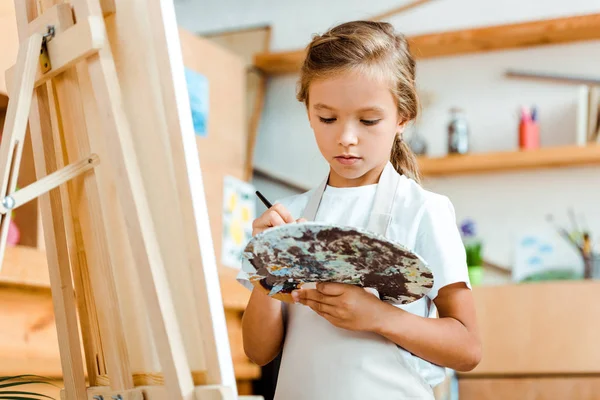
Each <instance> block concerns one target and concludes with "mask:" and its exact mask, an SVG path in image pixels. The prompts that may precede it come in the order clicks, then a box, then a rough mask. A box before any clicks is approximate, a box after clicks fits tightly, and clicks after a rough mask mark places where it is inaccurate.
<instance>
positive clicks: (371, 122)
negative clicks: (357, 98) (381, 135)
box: [360, 119, 381, 126]
mask: <svg viewBox="0 0 600 400" xmlns="http://www.w3.org/2000/svg"><path fill="white" fill-rule="evenodd" d="M379 121H381V120H380V119H361V120H360V122H362V123H363V124H364V125H367V126H372V125H377V123H378V122H379Z"/></svg>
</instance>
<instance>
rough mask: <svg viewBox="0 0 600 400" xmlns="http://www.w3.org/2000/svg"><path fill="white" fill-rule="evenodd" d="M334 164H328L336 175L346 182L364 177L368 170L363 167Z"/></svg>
mask: <svg viewBox="0 0 600 400" xmlns="http://www.w3.org/2000/svg"><path fill="white" fill-rule="evenodd" d="M335 164H336V163H335V161H334V163H332V164H330V166H331V168H332V169H333V170H334V171H335V173H336V174H338V175H339V176H340V177H342V178H344V179H348V180H353V179H358V178H360V177H362V176H363V175H365V174H366V173H367V171H368V168H366V167H365V166H364V165H362V166H358V165H339V163H337V165H335Z"/></svg>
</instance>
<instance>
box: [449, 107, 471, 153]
mask: <svg viewBox="0 0 600 400" xmlns="http://www.w3.org/2000/svg"><path fill="white" fill-rule="evenodd" d="M468 152H469V125H468V124H467V118H466V115H465V112H464V111H463V110H462V109H460V108H456V107H455V108H452V109H450V122H449V124H448V154H466V153H468Z"/></svg>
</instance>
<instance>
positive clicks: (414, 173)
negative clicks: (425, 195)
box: [390, 135, 421, 184]
mask: <svg viewBox="0 0 600 400" xmlns="http://www.w3.org/2000/svg"><path fill="white" fill-rule="evenodd" d="M390 161H391V163H392V165H393V166H394V169H395V170H396V172H398V173H399V174H400V175H404V176H406V177H407V178H410V179H412V180H414V181H415V182H417V183H419V184H420V183H421V174H420V173H419V165H418V163H417V157H416V156H415V154H414V153H413V152H412V150H411V149H410V147H408V144H406V142H405V141H404V140H402V137H401V136H400V135H396V139H395V140H394V145H393V146H392V155H391V156H390Z"/></svg>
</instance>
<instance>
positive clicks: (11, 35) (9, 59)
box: [0, 0, 19, 108]
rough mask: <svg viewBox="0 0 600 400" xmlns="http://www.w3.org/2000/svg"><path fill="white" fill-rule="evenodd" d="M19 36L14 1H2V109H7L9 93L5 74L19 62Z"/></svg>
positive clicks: (0, 9) (0, 77)
mask: <svg viewBox="0 0 600 400" xmlns="http://www.w3.org/2000/svg"><path fill="white" fill-rule="evenodd" d="M18 51H19V36H18V33H17V20H16V19H15V7H14V1H13V0H2V1H0V108H4V107H6V100H7V97H6V96H8V91H7V89H6V78H5V76H4V72H5V71H6V70H7V69H9V68H10V67H12V66H13V65H14V64H15V62H16V61H17V53H18Z"/></svg>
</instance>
